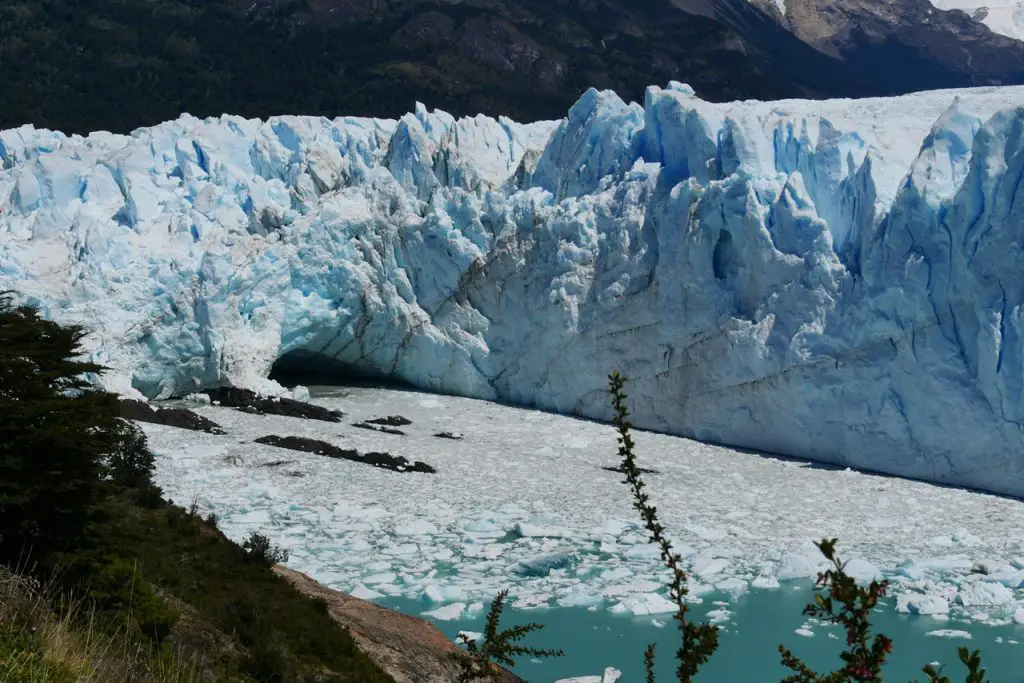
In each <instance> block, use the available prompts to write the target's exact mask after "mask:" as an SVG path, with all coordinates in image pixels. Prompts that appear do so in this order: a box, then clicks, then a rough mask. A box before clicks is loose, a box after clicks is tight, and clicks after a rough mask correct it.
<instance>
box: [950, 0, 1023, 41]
mask: <svg viewBox="0 0 1024 683" xmlns="http://www.w3.org/2000/svg"><path fill="white" fill-rule="evenodd" d="M930 1H931V3H932V4H933V5H935V7H937V8H939V9H944V10H950V9H959V10H963V11H965V12H967V14H969V15H971V16H975V15H976V13H977V12H978V11H979V10H982V9H984V10H985V11H984V13H983V16H981V17H979V18H980V21H981V23H983V24H985V25H986V26H988V27H989V28H990V29H992V31H994V32H995V33H1000V34H1002V35H1004V36H1008V37H1010V38H1016V39H1017V40H1022V39H1024V2H1021V0H930Z"/></svg>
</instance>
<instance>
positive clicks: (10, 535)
mask: <svg viewBox="0 0 1024 683" xmlns="http://www.w3.org/2000/svg"><path fill="white" fill-rule="evenodd" d="M83 337H85V332H84V330H83V329H82V328H81V327H78V326H74V325H72V326H62V325H59V324H57V323H55V322H52V321H48V320H44V319H43V318H42V317H41V316H40V315H39V312H38V311H37V310H36V309H34V308H31V307H28V306H19V305H15V303H14V301H13V297H12V295H11V294H10V293H3V294H0V564H14V563H23V562H24V561H25V560H26V559H28V560H30V561H38V560H41V559H43V558H44V557H45V556H46V555H47V554H48V553H49V552H51V551H55V550H62V549H64V548H66V547H68V546H69V544H70V542H71V541H72V540H73V539H75V537H76V536H77V534H79V533H80V531H81V530H82V529H83V528H84V526H85V525H86V524H87V523H88V521H89V518H90V511H91V510H92V509H93V504H94V503H95V502H96V500H97V499H98V497H99V496H100V495H101V491H102V487H103V482H102V481H101V478H102V475H103V474H104V462H105V460H106V458H107V456H108V454H110V453H113V452H116V451H117V450H118V448H119V445H120V443H121V441H122V440H123V439H124V438H125V436H126V435H128V434H130V433H131V432H130V430H126V429H125V428H124V427H123V424H122V422H121V421H120V419H119V418H118V417H117V412H116V398H115V397H114V396H113V395H112V394H108V393H106V392H103V391H100V390H98V389H96V388H94V387H92V386H91V385H90V384H89V382H88V381H87V379H86V377H85V376H86V375H87V374H88V373H99V372H101V371H103V370H104V369H105V368H103V367H102V366H99V365H97V364H95V363H89V362H85V361H82V360H80V359H79V358H78V357H79V356H80V354H81V341H82V339H83Z"/></svg>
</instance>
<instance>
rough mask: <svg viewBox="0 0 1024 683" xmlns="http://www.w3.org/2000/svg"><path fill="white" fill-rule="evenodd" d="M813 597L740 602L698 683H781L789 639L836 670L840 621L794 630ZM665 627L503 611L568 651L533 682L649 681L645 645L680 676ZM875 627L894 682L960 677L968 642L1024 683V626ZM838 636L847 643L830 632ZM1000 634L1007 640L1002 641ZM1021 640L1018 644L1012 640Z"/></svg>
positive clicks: (1006, 677) (786, 594)
mask: <svg viewBox="0 0 1024 683" xmlns="http://www.w3.org/2000/svg"><path fill="white" fill-rule="evenodd" d="M810 595H811V589H810V586H809V584H805V585H801V586H799V587H798V588H796V589H794V588H793V587H792V585H787V586H784V587H783V588H782V589H781V590H777V591H756V592H753V593H749V594H747V595H745V596H743V597H741V598H740V599H739V600H737V601H734V602H733V603H732V604H730V605H729V606H728V607H727V608H726V609H729V610H730V611H732V612H734V613H735V614H734V615H733V616H732V618H731V619H730V621H729V622H727V623H725V624H724V625H723V626H724V628H725V631H724V632H723V633H722V634H721V636H720V646H719V650H718V652H717V653H716V654H715V656H714V657H712V659H711V661H710V662H709V663H708V664H707V666H706V667H705V668H704V669H702V670H701V674H700V675H699V676H698V681H700V682H701V683H746V682H748V681H749V682H750V683H762V682H763V683H769V682H770V683H777V682H778V681H779V680H781V679H782V677H783V676H785V675H786V674H787V670H786V669H784V668H783V667H782V666H781V665H780V664H779V654H778V646H779V644H780V643H781V644H785V645H786V646H787V647H789V648H790V649H791V650H792V651H793V652H794V653H795V654H796V655H797V656H799V657H802V658H803V659H804V661H806V662H807V663H808V664H809V665H811V666H812V667H814V668H816V669H817V670H819V671H823V672H824V671H831V670H833V669H835V668H838V667H839V664H840V660H839V658H838V653H839V652H840V651H841V649H842V648H841V645H842V643H843V640H841V638H842V631H841V630H840V629H839V628H838V627H828V628H826V627H824V626H816V627H814V628H813V631H814V636H813V637H810V638H808V637H805V636H800V635H797V634H796V633H794V631H795V630H796V629H798V628H800V627H801V625H802V624H804V623H805V620H806V617H804V616H802V614H801V610H802V609H803V607H804V605H806V604H807V601H808V598H809V597H810ZM704 598H705V600H704V604H702V605H696V606H694V607H693V610H692V612H691V613H692V614H695V615H698V616H701V617H702V616H703V615H704V614H705V613H706V612H708V611H709V610H713V609H719V607H718V606H715V605H713V604H712V601H713V600H715V599H716V598H715V596H713V595H709V596H704ZM382 604H385V605H387V606H388V607H393V608H395V609H398V610H401V611H403V612H406V613H409V614H414V615H419V614H420V613H421V612H423V611H424V610H427V609H430V606H428V605H426V604H425V603H418V602H415V601H412V600H398V599H389V600H386V601H382ZM653 618H654V619H657V620H658V621H660V622H664V624H665V625H664V626H663V627H661V628H658V627H656V626H654V625H653V624H652V623H651V622H652V617H624V616H619V615H614V614H610V613H608V612H606V611H604V610H599V611H596V612H590V611H588V610H586V609H584V608H558V609H542V610H529V611H515V610H512V609H506V610H505V613H504V616H503V620H502V624H503V626H506V627H507V626H509V625H512V624H520V623H526V622H531V621H533V622H539V623H542V624H544V625H545V629H544V630H543V631H540V632H537V633H534V634H532V635H531V636H530V637H529V640H528V641H527V642H526V644H528V645H532V646H534V647H547V648H556V647H557V648H561V649H562V650H564V651H565V656H564V657H561V658H557V659H551V660H545V661H542V662H541V663H535V662H531V661H530V660H529V658H526V659H523V660H520V661H519V662H518V663H517V665H516V667H515V673H517V674H518V675H519V676H521V677H523V678H525V679H526V680H528V681H530V683H551V682H552V681H555V680H558V679H559V678H568V677H572V676H584V675H599V674H600V673H601V671H602V670H603V669H604V667H605V666H614V667H615V668H617V669H620V670H622V672H623V676H622V678H621V679H620V680H621V683H635V682H639V681H642V680H643V652H644V648H645V647H646V645H647V643H649V642H652V641H653V642H656V643H657V644H658V667H657V672H658V679H657V680H658V681H664V682H668V681H674V680H675V677H674V671H675V666H674V660H673V659H672V656H673V653H674V652H675V649H676V648H677V647H678V643H679V640H678V631H677V630H676V628H675V621H673V620H672V619H671V615H659V616H657V617H653ZM483 621H484V618H483V615H482V614H481V615H479V616H478V617H477V618H475V619H459V620H456V621H437V622H434V623H435V624H436V625H437V627H438V628H440V629H441V631H442V632H444V633H445V635H447V636H448V637H450V638H452V639H454V638H455V637H456V635H457V634H458V632H459V631H460V630H464V631H482V630H483ZM873 623H874V624H876V626H877V627H878V628H879V629H880V630H881V631H882V632H884V633H886V634H887V635H889V636H890V637H891V638H892V639H893V647H894V650H893V654H892V656H891V657H890V660H889V665H888V667H887V668H886V669H885V678H886V680H889V681H923V680H924V675H923V674H922V673H921V668H922V667H923V666H924V665H925V664H927V663H928V662H932V661H940V662H942V663H944V664H947V665H948V666H947V668H946V670H945V671H944V673H945V674H946V675H949V676H950V678H951V679H952V680H953V681H961V680H963V678H964V676H963V672H965V671H966V669H965V668H963V666H962V665H961V664H960V663H959V661H958V659H957V652H956V651H957V648H958V647H960V646H961V645H966V646H968V647H970V648H971V649H974V648H980V649H981V651H982V657H983V661H984V662H985V665H986V668H987V669H988V672H989V677H988V679H989V680H991V682H992V683H1019V682H1022V681H1024V626H1020V625H1011V626H1002V627H992V626H982V625H977V624H964V623H959V622H955V621H945V622H944V621H937V620H935V619H930V618H926V617H916V616H906V615H901V614H896V613H895V612H894V611H893V609H892V607H891V605H887V606H886V607H885V609H884V612H882V613H876V614H875V619H874V620H873ZM937 629H957V630H963V631H968V632H970V633H971V634H972V636H973V638H972V639H971V640H963V639H949V638H939V637H934V636H925V633H927V632H928V631H934V630H937ZM830 632H831V633H835V634H836V635H838V636H840V639H838V640H833V639H830V638H828V636H827V635H826V634H827V633H830ZM997 637H1001V638H1002V639H1003V642H1002V643H999V642H997V641H996V638H997ZM1008 640H1018V641H1020V643H1021V644H1019V645H1014V644H1010V643H1007V642H1006V641H1008Z"/></svg>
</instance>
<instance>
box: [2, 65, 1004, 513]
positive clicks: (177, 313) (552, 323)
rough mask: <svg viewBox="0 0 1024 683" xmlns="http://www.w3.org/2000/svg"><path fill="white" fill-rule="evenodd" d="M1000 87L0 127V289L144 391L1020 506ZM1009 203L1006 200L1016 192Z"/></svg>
mask: <svg viewBox="0 0 1024 683" xmlns="http://www.w3.org/2000/svg"><path fill="white" fill-rule="evenodd" d="M1021 104H1024V88H1022V87H1004V88H982V89H970V90H949V91H936V92H927V93H918V94H913V95H907V96H903V97H897V98H880V99H865V100H830V101H821V102H811V101H798V100H791V101H781V102H756V101H747V102H733V103H727V104H712V103H708V102H705V101H702V100H701V99H699V98H698V97H696V96H695V95H694V93H693V90H692V89H690V88H689V87H687V86H685V85H682V84H679V83H671V84H669V86H668V87H667V88H664V89H663V88H657V87H652V88H649V89H648V90H647V93H646V96H645V98H644V103H643V105H642V106H641V105H640V104H636V103H631V104H627V103H625V102H623V101H622V100H621V99H620V98H619V97H618V96H616V95H615V94H614V93H611V92H598V91H595V90H590V91H588V92H587V93H585V94H584V95H583V96H582V97H581V98H580V100H579V101H578V102H577V103H576V104H575V106H573V108H572V109H571V110H570V111H569V112H568V116H567V117H566V118H565V119H563V120H561V121H554V122H540V123H533V124H519V123H515V122H513V121H510V120H507V119H503V118H502V119H497V120H495V119H491V118H485V117H475V118H465V119H459V120H456V119H454V118H452V117H451V116H449V115H447V114H445V113H443V112H440V111H433V112H431V111H428V110H427V109H426V108H425V107H423V106H417V107H416V110H415V111H414V112H413V113H410V114H407V115H406V116H404V117H402V118H401V119H399V120H397V121H393V120H376V119H360V118H346V117H343V118H336V119H333V120H330V119H326V118H303V117H292V116H282V117H276V118H272V119H269V120H267V121H259V120H248V119H243V118H238V117H232V116H222V117H219V118H211V119H206V120H199V119H197V118H194V117H191V116H188V115H184V116H182V117H181V118H179V119H178V120H176V121H171V122H167V123H164V124H161V125H158V126H155V127H152V128H145V129H139V130H137V131H135V132H134V133H133V134H131V135H130V136H125V135H114V134H110V133H94V134H91V135H89V136H87V137H80V136H72V137H68V136H65V135H63V134H60V133H56V132H50V131H44V130H37V129H34V128H32V127H30V126H26V127H22V128H18V129H13V130H6V131H2V132H0V165H2V171H0V288H2V289H6V290H15V291H17V292H18V293H19V294H20V295H22V296H23V297H24V298H25V299H26V300H27V301H28V302H29V303H32V304H35V305H39V306H40V307H41V308H42V310H43V312H44V314H45V315H47V316H49V317H51V318H54V319H56V320H59V321H61V322H65V323H79V324H82V325H84V326H85V327H86V328H87V329H89V330H92V331H93V334H92V335H91V336H90V337H89V338H88V340H87V344H88V352H89V354H90V355H91V356H92V358H93V359H94V360H95V361H97V362H100V363H102V364H105V365H107V366H109V367H110V368H112V370H111V372H110V373H108V374H107V375H106V376H104V377H103V378H102V379H101V381H102V382H103V383H104V384H105V386H106V387H107V388H109V389H112V390H115V391H118V392H120V393H122V394H125V395H132V396H136V397H138V396H139V395H140V394H141V395H144V396H146V397H148V398H151V399H161V398H168V397H171V396H178V395H184V394H188V393H191V392H194V391H196V390H197V389H199V388H203V387H210V386H216V385H224V384H230V385H235V386H243V387H246V388H251V389H255V390H258V391H261V392H264V393H277V394H280V393H282V392H284V391H285V390H284V388H283V387H281V386H280V385H278V384H277V383H276V382H272V381H270V380H268V379H267V377H268V375H269V373H270V371H271V369H272V368H273V367H274V365H275V363H281V364H287V365H289V366H291V367H295V368H306V369H313V370H315V369H316V368H326V367H331V368H345V369H349V370H351V371H358V372H361V373H366V374H372V375H377V376H382V377H391V378H395V379H399V380H403V381H406V382H409V383H411V384H413V385H415V386H417V387H420V388H422V389H426V390H431V391H437V392H445V393H451V394H458V395H462V396H468V397H474V398H484V399H495V400H502V401H508V402H512V403H516V404H521V405H527V406H533V407H537V408H541V409H545V410H553V411H559V412H563V413H571V414H576V415H581V416H586V417H592V418H598V419H608V418H610V416H611V413H610V408H609V405H608V399H607V395H606V392H605V388H606V377H607V374H608V372H610V371H611V370H612V369H613V368H617V369H619V370H621V371H622V372H623V373H624V374H627V375H628V376H629V377H631V378H632V381H631V384H630V386H629V392H630V397H631V401H632V405H633V410H634V421H635V423H636V425H637V426H639V427H642V428H649V429H653V430H658V431H665V432H670V433H673V434H681V435H686V436H692V437H696V438H698V439H702V440H707V441H712V442H717V443H722V444H728V445H733V446H743V447H750V448H756V449H759V450H766V451H773V452H778V453H783V454H787V455H792V456H798V457H803V458H809V459H812V460H816V461H823V462H829V463H836V464H840V465H844V466H850V467H855V468H865V469H870V470H875V471H880V472H885V473H891V474H896V475H901V476H909V477H916V478H922V479H926V480H929V481H934V482H942V483H948V484H954V485H959V486H968V487H976V488H980V489H984V490H988V491H992V492H997V493H1005V494H1011V495H1017V496H1024V327H1022V324H1024V309H1022V303H1024V183H1022V176H1024V108H1021V106H1020V105H1021ZM1018 198H1020V199H1021V200H1022V201H1021V202H1020V203H1018V202H1017V199H1018Z"/></svg>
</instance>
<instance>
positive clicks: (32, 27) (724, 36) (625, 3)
mask: <svg viewBox="0 0 1024 683" xmlns="http://www.w3.org/2000/svg"><path fill="white" fill-rule="evenodd" d="M922 3H924V4H927V0H894V1H892V2H889V1H887V0H833V1H832V2H825V0H790V4H789V6H788V7H787V10H788V11H787V16H785V17H783V16H781V15H780V14H779V12H778V11H777V10H774V5H773V4H772V3H771V2H770V0H756V3H755V2H751V1H749V0H6V1H5V2H4V3H0V72H2V73H3V74H4V77H5V92H6V93H9V94H16V96H8V97H4V98H0V127H10V126H14V125H19V124H22V123H28V122H31V123H34V124H36V125H39V126H47V127H54V128H58V129H61V130H65V131H68V132H83V131H87V130H95V129H108V130H115V131H128V130H131V129H133V128H135V127H138V126H142V125H149V124H153V123H156V122H158V121H162V120H165V119H168V118H173V117H176V116H177V115H178V114H180V113H181V112H183V111H187V112H189V113H191V114H194V115H197V116H204V115H213V114H220V113H223V112H232V113H237V114H242V115H246V116H258V117H266V116H270V115H274V114H283V113H295V114H319V115H326V116H337V115H341V114H353V115H376V116H396V115H400V114H402V113H404V112H406V111H409V110H410V109H411V108H412V105H413V103H414V101H416V100H419V101H422V102H424V103H426V104H427V105H428V106H430V107H440V108H443V109H445V110H447V111H449V112H451V113H453V114H476V113H487V114H492V115H494V114H505V115H508V116H511V117H513V118H516V119H519V120H535V119H542V118H555V117H560V116H563V115H564V113H565V111H566V109H567V108H568V107H569V106H570V105H571V104H572V103H573V102H574V101H575V100H576V98H577V97H578V96H579V94H580V93H581V92H583V91H584V90H585V89H586V88H588V87H592V86H593V87H598V88H612V89H614V90H616V91H618V92H619V93H620V94H621V95H622V96H623V97H624V98H627V99H634V100H639V99H640V98H641V97H642V96H643V89H644V87H645V86H647V85H649V84H664V83H666V82H667V81H669V80H673V79H674V80H679V81H684V82H686V83H689V84H690V85H692V86H693V87H694V88H695V89H696V91H697V93H698V94H699V95H701V96H702V97H704V98H706V99H710V100H726V99H745V98H757V99H775V98H783V97H833V96H865V95H882V94H894V93H899V92H906V91H910V90H918V89H923V88H934V87H944V86H961V85H970V84H987V83H993V82H1003V83H1010V82H1014V83H1016V82H1024V44H1022V43H1017V42H1015V41H1012V40H1010V39H1000V38H998V37H996V38H995V39H993V40H989V39H988V38H986V37H985V36H986V35H988V36H989V37H992V34H991V32H988V34H985V32H986V31H987V29H984V27H980V25H978V24H974V23H973V22H970V20H969V18H968V19H964V17H966V15H964V14H963V13H948V12H947V13H941V14H942V15H953V14H957V15H959V18H958V17H956V16H953V17H950V18H947V19H944V20H943V22H942V24H941V27H940V28H938V29H937V28H936V26H937V25H938V24H939V22H935V21H932V23H930V24H928V25H922V26H918V25H916V24H912V23H911V24H907V23H906V21H905V20H903V19H901V20H900V21H903V24H900V23H899V22H896V23H893V21H890V18H889V15H887V14H885V12H883V11H881V10H879V9H878V7H881V6H883V5H884V6H886V7H888V6H891V5H900V6H903V5H906V7H907V8H909V9H908V10H907V13H909V14H906V16H911V15H912V14H913V11H914V10H915V8H919V6H920V5H921V4H922ZM837 8H838V9H837ZM865 8H867V9H865ZM872 8H874V9H872ZM869 10H870V11H869ZM876 10H877V11H876ZM887 11H888V10H887ZM801 12H804V14H801ZM815 13H817V15H815ZM805 16H812V17H813V16H818V20H817V21H818V23H814V22H813V21H809V20H808V21H805V20H804V18H803V17H805ZM900 16H901V17H902V16H904V15H900ZM964 21H967V22H970V23H971V27H966V26H965V27H961V24H963V23H964ZM823 26H824V27H825V28H822V27H823ZM894 26H895V27H897V28H898V29H899V30H896V29H894V28H893V27H894ZM950 27H952V28H950ZM979 27H980V28H979ZM954 29H955V30H954ZM986 41H988V42H986ZM990 43H991V46H993V47H991V49H990V45H989V44H990Z"/></svg>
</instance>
